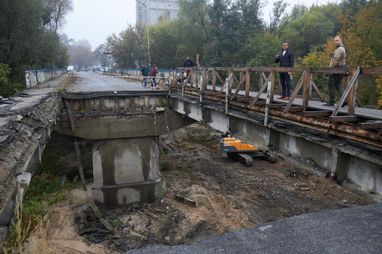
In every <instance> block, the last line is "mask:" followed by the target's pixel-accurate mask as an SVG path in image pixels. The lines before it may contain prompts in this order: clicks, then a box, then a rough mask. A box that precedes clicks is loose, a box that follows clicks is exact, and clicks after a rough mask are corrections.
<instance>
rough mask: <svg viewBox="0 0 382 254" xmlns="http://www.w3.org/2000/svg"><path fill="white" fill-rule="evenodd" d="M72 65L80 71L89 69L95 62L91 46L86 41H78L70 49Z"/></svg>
mask: <svg viewBox="0 0 382 254" xmlns="http://www.w3.org/2000/svg"><path fill="white" fill-rule="evenodd" d="M69 53H70V64H71V65H74V66H76V67H77V68H79V69H83V68H88V67H90V66H92V65H93V64H94V62H95V59H94V55H93V52H92V50H91V45H90V43H89V42H88V41H86V40H80V41H76V42H75V43H74V44H73V45H72V46H71V47H70V48H69Z"/></svg>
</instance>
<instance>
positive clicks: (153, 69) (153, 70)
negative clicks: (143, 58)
mask: <svg viewBox="0 0 382 254" xmlns="http://www.w3.org/2000/svg"><path fill="white" fill-rule="evenodd" d="M158 72H159V71H158V67H157V65H156V64H153V67H151V70H150V76H151V77H152V79H153V87H156V86H157V81H156V76H157V75H158Z"/></svg>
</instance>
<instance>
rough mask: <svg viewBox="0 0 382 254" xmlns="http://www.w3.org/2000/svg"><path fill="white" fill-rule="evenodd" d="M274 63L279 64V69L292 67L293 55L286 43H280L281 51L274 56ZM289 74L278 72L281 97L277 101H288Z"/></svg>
mask: <svg viewBox="0 0 382 254" xmlns="http://www.w3.org/2000/svg"><path fill="white" fill-rule="evenodd" d="M275 62H276V63H280V67H293V66H294V55H293V52H292V51H291V50H289V46H288V42H286V41H284V42H283V43H282V50H281V51H280V52H278V53H277V54H276V55H275ZM290 80H291V73H290V72H280V82H281V88H282V92H283V95H282V96H281V97H280V98H279V99H284V100H289V97H290Z"/></svg>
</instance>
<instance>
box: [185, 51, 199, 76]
mask: <svg viewBox="0 0 382 254" xmlns="http://www.w3.org/2000/svg"><path fill="white" fill-rule="evenodd" d="M194 66H196V63H195V62H194V61H192V59H191V58H190V56H187V58H186V60H184V62H183V67H187V68H190V67H194ZM186 74H187V79H189V77H190V70H186Z"/></svg>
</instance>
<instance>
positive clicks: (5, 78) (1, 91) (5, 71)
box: [0, 63, 24, 97]
mask: <svg viewBox="0 0 382 254" xmlns="http://www.w3.org/2000/svg"><path fill="white" fill-rule="evenodd" d="M23 89H24V86H23V85H22V84H21V83H19V82H12V80H11V78H10V69H9V67H8V65H7V64H2V63H0V96H3V97H8V96H10V95H12V94H14V93H15V92H17V91H20V90H23Z"/></svg>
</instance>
